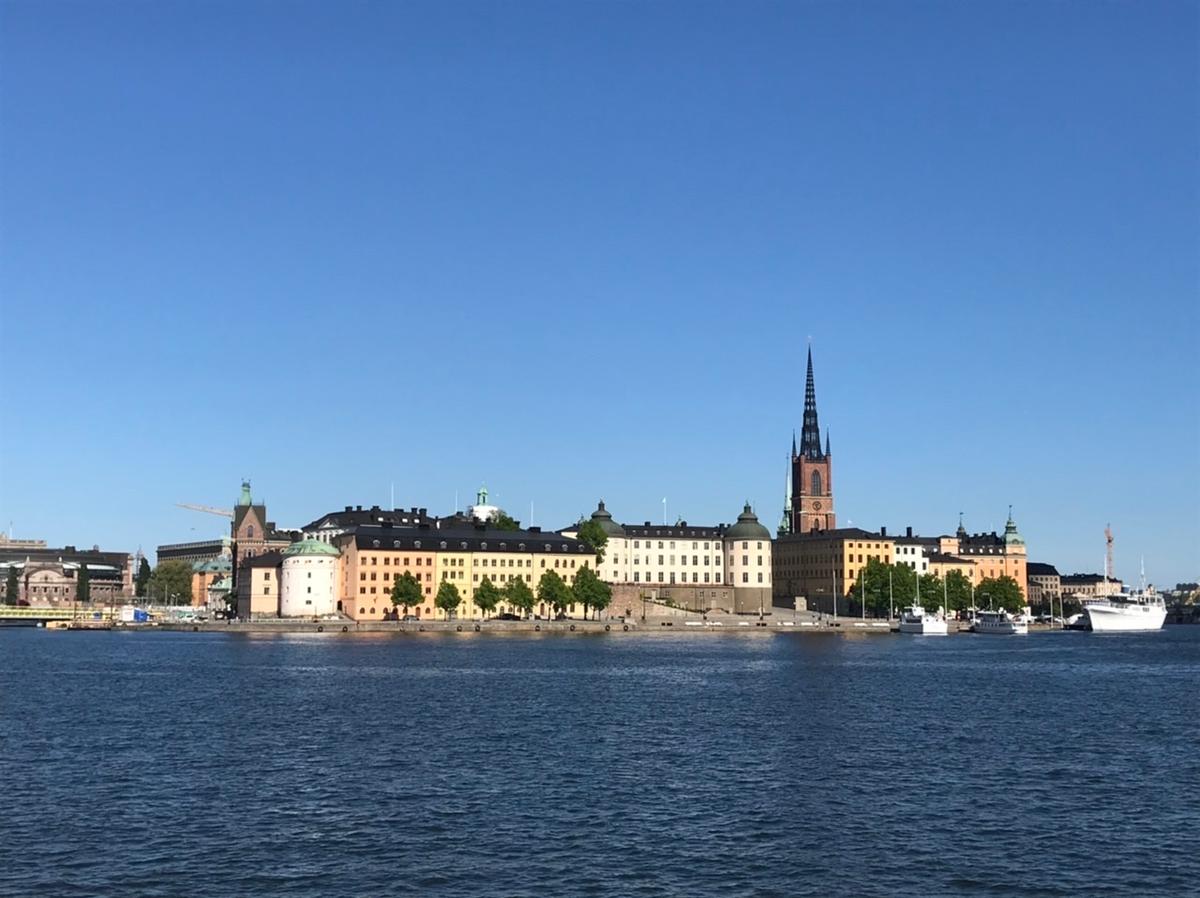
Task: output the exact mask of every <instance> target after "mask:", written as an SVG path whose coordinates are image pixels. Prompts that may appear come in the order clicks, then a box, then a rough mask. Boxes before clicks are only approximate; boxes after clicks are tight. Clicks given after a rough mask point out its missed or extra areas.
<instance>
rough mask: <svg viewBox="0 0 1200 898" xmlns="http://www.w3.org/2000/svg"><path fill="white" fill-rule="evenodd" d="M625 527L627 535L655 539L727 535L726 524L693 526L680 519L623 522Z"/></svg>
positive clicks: (708, 537)
mask: <svg viewBox="0 0 1200 898" xmlns="http://www.w3.org/2000/svg"><path fill="white" fill-rule="evenodd" d="M621 526H623V527H624V528H625V536H626V537H632V538H635V539H637V538H648V537H654V538H655V539H720V538H721V537H723V536H724V535H725V525H724V524H718V525H716V526H715V527H704V526H699V527H693V526H692V525H690V524H689V523H688V522H687V521H679V522H678V523H675V524H651V523H650V522H649V521H646V522H645V523H644V524H622V525H621Z"/></svg>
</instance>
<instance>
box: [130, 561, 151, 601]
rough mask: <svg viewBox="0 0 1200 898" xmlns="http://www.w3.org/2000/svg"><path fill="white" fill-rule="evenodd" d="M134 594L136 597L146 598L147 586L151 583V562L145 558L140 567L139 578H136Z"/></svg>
mask: <svg viewBox="0 0 1200 898" xmlns="http://www.w3.org/2000/svg"><path fill="white" fill-rule="evenodd" d="M133 583H134V588H133V593H134V595H136V596H144V595H145V594H146V586H147V585H148V584H149V583H150V562H148V561H147V560H146V559H145V558H143V559H142V563H141V564H139V565H138V572H137V576H136V577H135V578H134V581H133Z"/></svg>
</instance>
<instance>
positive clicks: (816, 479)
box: [812, 471, 821, 496]
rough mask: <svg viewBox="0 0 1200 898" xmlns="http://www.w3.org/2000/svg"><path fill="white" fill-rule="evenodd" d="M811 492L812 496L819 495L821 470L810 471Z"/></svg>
mask: <svg viewBox="0 0 1200 898" xmlns="http://www.w3.org/2000/svg"><path fill="white" fill-rule="evenodd" d="M812 494H813V495H814V496H819V495H821V472H820V471H813V472H812Z"/></svg>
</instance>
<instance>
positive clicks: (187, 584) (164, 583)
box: [146, 561, 249, 605]
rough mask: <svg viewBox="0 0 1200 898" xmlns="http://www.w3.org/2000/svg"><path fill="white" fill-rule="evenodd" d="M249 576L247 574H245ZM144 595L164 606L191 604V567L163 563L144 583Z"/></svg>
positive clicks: (182, 564) (176, 563)
mask: <svg viewBox="0 0 1200 898" xmlns="http://www.w3.org/2000/svg"><path fill="white" fill-rule="evenodd" d="M246 576H249V572H247V573H246ZM146 595H147V597H148V598H150V599H151V600H158V601H160V602H162V603H163V604H164V605H169V604H172V602H175V603H178V604H182V605H190V604H191V602H192V566H191V565H190V564H188V563H187V562H186V561H164V562H162V564H160V565H159V566H158V567H156V568H155V569H154V572H153V573H152V574H151V575H150V580H149V581H148V582H147V583H146Z"/></svg>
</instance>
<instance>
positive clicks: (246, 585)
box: [237, 551, 283, 620]
mask: <svg viewBox="0 0 1200 898" xmlns="http://www.w3.org/2000/svg"><path fill="white" fill-rule="evenodd" d="M282 563H283V556H282V555H280V553H279V552H274V551H272V552H264V553H263V554H261V555H254V556H251V557H249V558H247V559H245V560H244V561H242V562H241V563H240V564H239V565H238V570H237V614H238V617H240V618H242V619H244V620H248V619H250V618H252V617H274V616H277V615H278V614H279V572H280V566H281V565H282Z"/></svg>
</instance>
